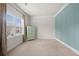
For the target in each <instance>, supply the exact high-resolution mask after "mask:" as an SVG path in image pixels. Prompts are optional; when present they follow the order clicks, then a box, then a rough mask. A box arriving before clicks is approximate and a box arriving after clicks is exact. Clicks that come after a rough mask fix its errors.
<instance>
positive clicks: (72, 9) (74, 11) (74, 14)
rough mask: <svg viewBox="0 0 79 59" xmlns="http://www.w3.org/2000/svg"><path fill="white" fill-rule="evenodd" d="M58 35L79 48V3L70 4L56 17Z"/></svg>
mask: <svg viewBox="0 0 79 59" xmlns="http://www.w3.org/2000/svg"><path fill="white" fill-rule="evenodd" d="M55 32H56V37H57V38H59V39H60V40H62V41H63V42H65V43H67V44H68V45H70V46H71V47H73V48H75V49H77V50H79V4H78V3H76V4H74V3H73V4H69V5H68V6H67V7H66V8H64V10H63V11H61V12H60V13H59V14H58V15H57V16H56V17H55Z"/></svg>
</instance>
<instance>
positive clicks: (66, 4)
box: [54, 3, 69, 17]
mask: <svg viewBox="0 0 79 59" xmlns="http://www.w3.org/2000/svg"><path fill="white" fill-rule="evenodd" d="M68 5H69V3H66V4H65V5H64V6H63V7H62V8H61V9H60V10H59V11H58V12H57V13H56V14H55V15H54V17H56V16H57V15H58V14H59V13H60V12H61V11H63V9H64V8H66V7H67V6H68Z"/></svg>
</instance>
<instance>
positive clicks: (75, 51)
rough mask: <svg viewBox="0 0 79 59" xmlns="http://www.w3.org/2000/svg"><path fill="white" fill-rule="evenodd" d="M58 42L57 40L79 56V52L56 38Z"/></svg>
mask: <svg viewBox="0 0 79 59" xmlns="http://www.w3.org/2000/svg"><path fill="white" fill-rule="evenodd" d="M56 40H57V41H58V42H60V43H62V44H63V45H64V46H66V47H67V48H69V49H70V50H72V51H73V52H74V53H76V54H78V55H79V51H78V50H76V49H74V48H72V47H71V46H69V45H68V44H66V43H65V42H63V41H61V40H59V39H57V38H56Z"/></svg>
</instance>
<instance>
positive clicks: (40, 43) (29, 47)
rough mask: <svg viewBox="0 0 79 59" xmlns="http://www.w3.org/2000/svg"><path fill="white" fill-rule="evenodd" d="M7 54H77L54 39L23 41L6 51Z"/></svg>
mask: <svg viewBox="0 0 79 59" xmlns="http://www.w3.org/2000/svg"><path fill="white" fill-rule="evenodd" d="M8 55H9V56H77V54H75V53H74V52H72V51H71V50H70V49H68V48H67V47H65V46H63V45H62V44H61V43H59V42H58V41H56V40H55V39H37V40H32V41H28V42H25V43H23V44H21V45H20V46H18V47H17V48H15V49H13V50H12V51H10V52H9V53H8Z"/></svg>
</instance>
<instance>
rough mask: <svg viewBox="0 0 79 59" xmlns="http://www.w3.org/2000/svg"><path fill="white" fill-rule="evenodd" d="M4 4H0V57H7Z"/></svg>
mask: <svg viewBox="0 0 79 59" xmlns="http://www.w3.org/2000/svg"><path fill="white" fill-rule="evenodd" d="M6 5H7V4H6V3H0V48H1V49H0V55H1V56H5V55H7V39H6Z"/></svg>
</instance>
